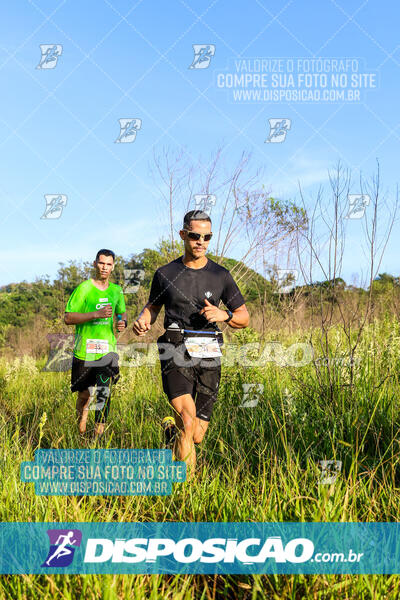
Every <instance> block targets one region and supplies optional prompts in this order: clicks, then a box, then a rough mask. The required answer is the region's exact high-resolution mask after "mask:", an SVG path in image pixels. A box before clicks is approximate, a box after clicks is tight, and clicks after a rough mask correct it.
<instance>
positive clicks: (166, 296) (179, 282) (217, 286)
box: [149, 256, 244, 330]
mask: <svg viewBox="0 0 400 600" xmlns="http://www.w3.org/2000/svg"><path fill="white" fill-rule="evenodd" d="M205 298H207V300H208V301H209V302H210V303H211V304H214V305H215V306H218V305H219V301H220V300H222V302H223V303H224V304H225V306H226V307H227V308H228V309H229V310H231V311H234V310H236V309H237V308H239V306H242V304H244V298H243V296H242V294H241V293H240V290H239V288H238V286H237V285H236V283H235V282H234V280H233V277H232V275H231V274H230V273H229V271H228V270H227V269H225V268H224V267H221V265H218V264H217V263H216V262H214V261H213V260H211V259H208V260H207V264H206V265H205V266H204V267H202V268H201V269H191V268H189V267H187V266H186V265H185V264H184V263H183V260H182V256H180V257H179V258H177V259H175V260H173V261H172V262H170V263H168V264H167V265H164V266H163V267H160V268H159V269H157V271H156V272H155V273H154V277H153V281H152V284H151V290H150V296H149V303H150V304H154V305H155V306H162V305H165V319H164V327H165V328H167V327H169V325H171V323H177V324H178V325H179V326H180V327H183V328H184V329H196V330H198V329H217V330H218V327H217V325H216V323H209V322H208V321H207V319H206V318H205V317H204V315H199V311H200V310H201V309H202V308H204V307H205V306H206V304H205V302H204V300H205Z"/></svg>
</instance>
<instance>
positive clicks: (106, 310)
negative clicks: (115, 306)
mask: <svg viewBox="0 0 400 600" xmlns="http://www.w3.org/2000/svg"><path fill="white" fill-rule="evenodd" d="M95 315H96V317H95V318H97V317H99V318H101V319H108V317H111V316H112V306H111V304H107V306H104V307H103V308H100V309H99V310H95Z"/></svg>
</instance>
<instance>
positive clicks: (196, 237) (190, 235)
mask: <svg viewBox="0 0 400 600" xmlns="http://www.w3.org/2000/svg"><path fill="white" fill-rule="evenodd" d="M183 231H186V232H187V234H188V238H189V240H192V241H194V242H197V241H198V240H200V239H201V238H203V239H204V241H205V242H209V241H210V240H211V238H212V235H213V234H212V233H206V234H203V233H195V232H194V231H189V230H188V229H184V230H183Z"/></svg>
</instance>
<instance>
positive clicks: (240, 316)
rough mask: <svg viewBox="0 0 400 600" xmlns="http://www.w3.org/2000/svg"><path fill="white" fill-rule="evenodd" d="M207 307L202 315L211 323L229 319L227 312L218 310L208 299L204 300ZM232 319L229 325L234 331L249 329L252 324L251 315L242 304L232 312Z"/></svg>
mask: <svg viewBox="0 0 400 600" xmlns="http://www.w3.org/2000/svg"><path fill="white" fill-rule="evenodd" d="M204 303H205V305H206V306H205V307H204V308H202V309H201V311H200V314H201V315H204V316H205V318H206V319H207V321H208V322H209V323H216V322H217V321H219V322H224V321H226V319H227V316H228V315H227V312H226V310H223V309H221V308H218V307H217V306H215V305H214V304H211V302H209V301H208V300H207V299H205V300H204ZM232 315H233V317H232V319H231V320H230V321H229V322H228V323H227V325H229V326H230V327H233V328H234V329H243V328H244V327H248V325H249V322H250V317H249V313H248V312H247V308H246V305H245V304H242V305H241V306H239V307H238V308H236V309H235V310H233V311H232Z"/></svg>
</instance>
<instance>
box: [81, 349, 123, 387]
mask: <svg viewBox="0 0 400 600" xmlns="http://www.w3.org/2000/svg"><path fill="white" fill-rule="evenodd" d="M98 373H101V374H102V375H107V376H109V377H112V378H113V379H112V381H113V383H116V382H117V381H118V379H119V367H118V354H117V353H116V352H109V353H108V354H105V355H104V356H102V357H101V358H98V359H97V360H82V359H81V358H77V357H76V356H74V357H73V359H72V369H71V392H83V391H84V390H87V389H88V387H89V386H91V385H95V384H96V375H97V374H98Z"/></svg>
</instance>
